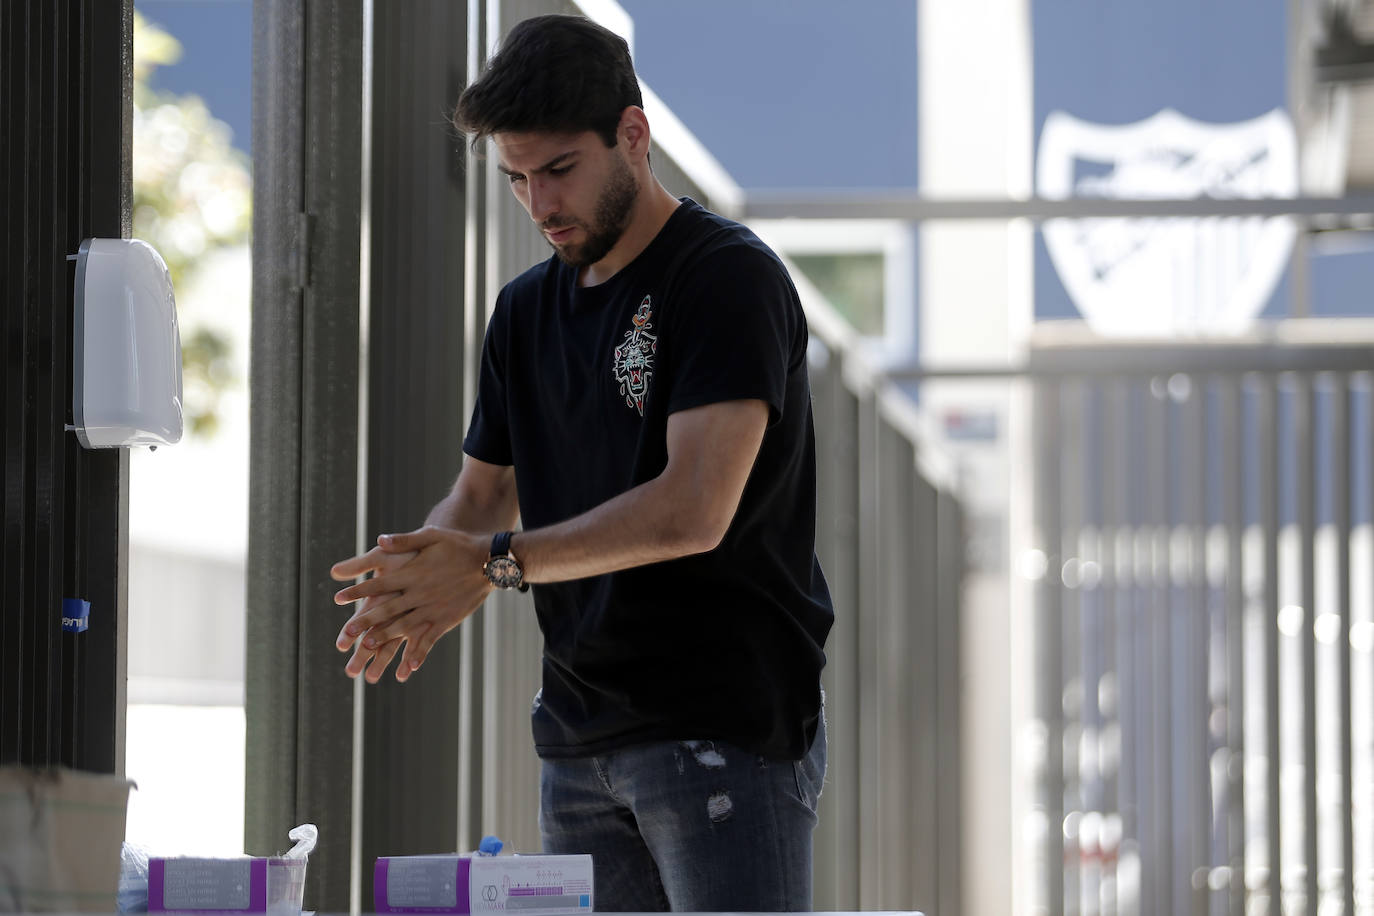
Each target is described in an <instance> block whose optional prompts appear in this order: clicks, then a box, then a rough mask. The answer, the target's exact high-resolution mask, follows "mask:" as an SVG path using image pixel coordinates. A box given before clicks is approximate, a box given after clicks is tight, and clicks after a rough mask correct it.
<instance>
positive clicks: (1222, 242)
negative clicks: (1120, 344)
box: [1036, 109, 1298, 337]
mask: <svg viewBox="0 0 1374 916" xmlns="http://www.w3.org/2000/svg"><path fill="white" fill-rule="evenodd" d="M1036 188H1037V193H1038V194H1039V195H1040V196H1041V197H1045V198H1048V199H1052V200H1063V199H1066V198H1069V197H1115V198H1135V199H1187V198H1194V197H1213V198H1219V199H1225V198H1258V197H1293V196H1296V194H1297V191H1298V161H1297V143H1296V140H1295V137H1294V131H1293V125H1292V123H1291V122H1290V121H1289V119H1288V116H1287V115H1286V114H1285V113H1284V112H1283V111H1280V110H1278V109H1275V110H1273V111H1271V112H1269V113H1268V114H1266V115H1263V116H1261V117H1258V118H1255V119H1254V120H1251V121H1240V122H1236V123H1233V124H1208V123H1204V122H1202V121H1195V120H1193V119H1192V118H1188V117H1185V116H1183V115H1181V114H1179V113H1178V112H1176V111H1173V110H1171V109H1165V110H1163V111H1160V112H1159V113H1158V114H1156V115H1154V116H1152V117H1150V118H1147V119H1145V120H1143V121H1138V122H1136V123H1134V124H1123V125H1106V124H1092V123H1089V122H1087V121H1082V120H1079V119H1078V118H1075V117H1073V116H1072V115H1069V114H1065V113H1064V112H1059V111H1056V112H1053V113H1051V114H1050V115H1049V117H1048V118H1046V120H1045V126H1044V129H1043V130H1042V131H1041V134H1040V149H1039V154H1038V156H1037V162H1036ZM1296 231H1297V230H1296V227H1295V226H1294V224H1293V222H1292V220H1290V219H1288V218H1287V217H1267V218H1266V217H1259V216H1248V217H1205V218H1204V217H1164V218H1140V219H1123V218H1094V219H1056V220H1048V221H1046V223H1045V224H1044V233H1045V245H1046V247H1047V248H1048V249H1049V254H1050V259H1051V260H1052V261H1053V262H1054V266H1055V269H1056V270H1057V271H1058V273H1059V277H1060V279H1061V280H1062V281H1063V283H1064V286H1065V288H1066V289H1067V290H1068V292H1069V295H1070V297H1072V299H1073V301H1074V304H1075V305H1077V306H1078V308H1079V310H1080V311H1081V312H1082V313H1083V316H1084V318H1085V319H1086V320H1087V322H1088V324H1089V325H1090V326H1091V327H1092V328H1093V329H1094V330H1096V331H1097V332H1098V333H1101V334H1103V335H1108V336H1113V337H1143V336H1149V337H1158V336H1170V335H1190V336H1192V335H1217V334H1234V333H1238V332H1240V331H1243V330H1245V328H1246V327H1248V326H1249V324H1250V322H1251V321H1252V319H1254V317H1255V316H1256V315H1258V314H1259V313H1260V312H1261V311H1262V310H1263V309H1264V306H1265V304H1266V303H1267V302H1268V301H1269V297H1270V296H1271V295H1272V293H1273V291H1274V287H1275V285H1276V284H1277V283H1278V280H1279V277H1280V276H1282V274H1283V269H1284V267H1285V266H1286V265H1287V264H1288V258H1289V254H1290V252H1291V250H1292V246H1293V239H1294V236H1295V234H1296Z"/></svg>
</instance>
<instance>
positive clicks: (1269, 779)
mask: <svg viewBox="0 0 1374 916" xmlns="http://www.w3.org/2000/svg"><path fill="white" fill-rule="evenodd" d="M1257 425H1258V427H1259V428H1258V433H1259V454H1260V473H1259V484H1260V503H1261V510H1260V512H1261V525H1262V527H1263V536H1264V563H1263V572H1264V618H1265V619H1264V720H1265V726H1264V744H1265V755H1266V757H1267V765H1266V767H1265V809H1266V810H1265V831H1266V838H1267V846H1268V856H1269V862H1268V866H1269V873H1268V876H1267V878H1268V880H1267V882H1266V884H1267V888H1268V896H1269V912H1270V914H1271V916H1280V914H1281V913H1282V904H1283V897H1282V894H1283V886H1282V882H1281V871H1282V858H1283V857H1282V850H1281V848H1280V845H1279V842H1280V831H1279V631H1278V614H1279V581H1278V576H1279V541H1278V534H1279V532H1278V525H1279V523H1278V516H1279V484H1278V453H1279V433H1278V378H1277V376H1275V375H1274V374H1272V373H1266V374H1265V375H1264V376H1263V382H1262V384H1261V386H1260V398H1259V413H1258V419H1257Z"/></svg>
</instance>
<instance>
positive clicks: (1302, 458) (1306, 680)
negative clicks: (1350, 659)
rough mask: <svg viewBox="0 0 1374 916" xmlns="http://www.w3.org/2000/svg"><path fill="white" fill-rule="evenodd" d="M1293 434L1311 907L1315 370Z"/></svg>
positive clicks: (1301, 389)
mask: <svg viewBox="0 0 1374 916" xmlns="http://www.w3.org/2000/svg"><path fill="white" fill-rule="evenodd" d="M1294 382H1295V389H1294V404H1293V438H1294V439H1295V440H1296V441H1297V443H1298V466H1297V483H1298V526H1299V537H1300V538H1301V539H1302V541H1301V543H1302V547H1301V551H1302V569H1301V576H1302V605H1303V618H1302V621H1303V625H1302V638H1301V647H1302V706H1303V709H1302V739H1303V740H1302V761H1303V805H1302V810H1303V864H1304V866H1305V870H1304V873H1303V877H1304V881H1303V885H1304V891H1303V892H1304V899H1305V900H1306V905H1307V911H1308V912H1312V913H1315V912H1316V911H1317V905H1318V886H1317V871H1318V866H1319V862H1318V859H1317V642H1316V629H1315V624H1316V618H1317V599H1316V575H1315V570H1314V567H1315V565H1316V539H1317V526H1316V468H1317V462H1316V453H1317V444H1316V435H1315V433H1316V404H1317V389H1316V385H1315V383H1314V379H1313V376H1312V375H1311V374H1310V373H1307V372H1303V373H1299V374H1297V375H1296V376H1295V378H1294Z"/></svg>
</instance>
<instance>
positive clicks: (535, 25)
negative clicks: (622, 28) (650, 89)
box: [453, 16, 644, 148]
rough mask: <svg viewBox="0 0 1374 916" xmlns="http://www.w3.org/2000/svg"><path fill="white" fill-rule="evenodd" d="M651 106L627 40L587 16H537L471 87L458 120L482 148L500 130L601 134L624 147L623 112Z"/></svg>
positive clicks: (516, 32)
mask: <svg viewBox="0 0 1374 916" xmlns="http://www.w3.org/2000/svg"><path fill="white" fill-rule="evenodd" d="M631 105H636V106H639V107H641V108H642V107H643V105H644V101H643V96H642V95H641V94H640V91H639V81H638V80H637V79H636V78H635V69H634V64H633V63H632V62H631V60H630V47H629V45H627V44H626V43H625V39H623V38H621V37H620V36H619V35H617V34H615V33H614V32H612V31H610V30H609V29H605V28H602V27H601V26H599V25H597V24H596V23H594V22H592V21H591V20H590V19H585V18H583V17H581V16H536V17H535V18H533V19H526V20H524V21H523V22H519V23H517V24H516V26H515V27H514V28H513V29H511V31H510V34H509V35H508V36H507V37H506V41H505V43H504V44H502V46H501V49H500V51H499V52H497V54H496V55H495V56H494V57H492V59H491V60H490V61H488V62H487V67H486V70H485V71H484V72H483V73H482V76H481V77H480V78H479V79H478V80H477V81H476V82H474V83H473V84H472V85H470V86H468V87H467V89H465V90H463V94H462V96H461V97H460V98H459V99H458V108H457V110H456V111H455V112H454V114H453V123H454V126H456V127H457V128H458V129H459V130H461V131H463V132H464V133H466V134H469V135H470V136H471V137H472V144H473V146H474V148H475V147H476V145H477V144H478V142H479V141H481V140H482V139H483V138H484V137H487V136H489V135H491V134H494V133H503V132H506V131H518V132H521V133H527V132H528V133H581V132H582V131H584V130H591V131H595V132H596V134H597V135H598V136H600V137H601V139H602V141H603V142H604V143H605V144H606V145H607V146H608V147H611V146H615V144H616V130H617V128H618V126H619V124H620V115H621V112H623V111H624V110H625V109H626V108H627V107H629V106H631Z"/></svg>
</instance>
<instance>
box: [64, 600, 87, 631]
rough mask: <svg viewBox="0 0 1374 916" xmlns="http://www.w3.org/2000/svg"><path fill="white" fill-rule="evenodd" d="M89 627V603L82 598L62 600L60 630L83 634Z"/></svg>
mask: <svg viewBox="0 0 1374 916" xmlns="http://www.w3.org/2000/svg"><path fill="white" fill-rule="evenodd" d="M90 627H91V603H90V602H89V601H87V600H85V599H84V598H63V599H62V629H64V630H66V631H67V632H68V633H84V632H85V631H86V630H89V629H90Z"/></svg>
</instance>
